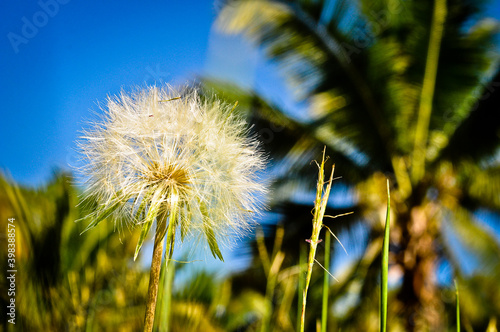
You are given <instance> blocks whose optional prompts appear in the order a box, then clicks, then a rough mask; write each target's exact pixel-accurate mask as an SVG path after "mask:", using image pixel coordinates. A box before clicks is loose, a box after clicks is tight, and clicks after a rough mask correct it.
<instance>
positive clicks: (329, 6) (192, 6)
mask: <svg viewBox="0 0 500 332" xmlns="http://www.w3.org/2000/svg"><path fill="white" fill-rule="evenodd" d="M443 3H444V4H443ZM439 6H441V7H439ZM435 8H438V9H439V8H441V11H439V10H437V11H436V10H435ZM443 8H445V9H446V11H445V14H443V12H442V9H443ZM435 12H437V14H436V13H435ZM0 13H1V14H0V18H1V19H0V22H1V23H0V29H1V30H0V35H1V36H3V37H2V38H1V41H0V73H1V77H0V100H1V101H2V102H1V103H0V105H1V116H2V118H1V121H0V133H1V136H0V138H1V139H0V151H1V157H0V168H1V169H2V172H3V175H2V180H1V183H0V184H1V192H0V204H1V205H0V207H1V213H0V217H1V218H2V219H1V221H0V226H1V227H2V230H1V231H0V234H1V235H2V238H1V239H0V240H1V242H0V243H1V245H2V247H1V248H0V251H1V252H2V254H4V253H6V242H4V240H6V236H5V233H3V231H4V230H6V227H7V226H6V220H7V218H8V217H11V216H15V217H16V219H17V221H18V223H19V230H18V233H17V239H18V240H17V245H18V247H17V248H18V252H17V258H18V262H19V264H20V267H19V270H22V271H26V272H28V271H29V274H28V273H22V274H20V275H19V276H20V277H19V279H18V284H17V285H18V287H19V295H18V304H19V306H18V316H17V317H18V320H19V324H18V325H17V326H16V327H15V329H13V328H12V326H9V325H8V324H7V323H6V320H5V316H3V317H2V318H1V320H0V322H2V329H3V330H5V331H35V330H53V331H73V330H75V331H94V330H95V331H126V330H129V331H136V330H140V327H141V326H142V325H141V324H142V318H143V313H144V303H145V296H146V289H147V280H148V270H147V266H148V263H149V255H150V253H151V250H150V248H145V249H146V250H143V255H142V257H141V260H140V262H138V263H134V262H133V261H132V260H131V258H132V257H133V250H134V247H135V243H136V239H137V236H138V234H137V232H136V231H130V232H129V233H127V234H122V235H119V234H117V233H116V232H113V225H112V223H111V222H110V223H102V225H100V226H99V229H96V230H93V231H92V232H89V233H85V234H84V235H83V236H79V232H80V231H81V230H82V229H83V228H84V225H82V223H75V222H74V221H75V220H77V219H79V218H80V217H82V216H83V214H84V213H85V212H84V211H82V210H81V209H80V207H78V192H79V190H80V189H81V188H79V187H78V186H76V185H74V181H73V179H72V172H73V171H72V166H77V164H78V156H77V153H76V144H75V141H76V140H77V138H78V135H79V130H81V128H82V127H83V126H84V125H85V120H86V119H88V118H90V117H91V116H92V112H100V107H101V106H102V105H105V102H106V98H107V96H110V95H115V94H118V93H119V92H120V91H121V90H125V91H130V90H131V89H133V88H135V87H136V86H146V85H155V84H156V85H162V84H167V83H168V84H171V85H174V86H177V85H183V86H184V85H191V86H197V87H199V88H200V89H205V91H216V92H217V93H218V94H219V96H220V97H221V98H223V99H226V100H227V101H229V102H234V101H235V100H238V102H239V105H240V106H239V110H238V111H239V112H241V113H242V114H245V115H246V116H247V117H248V121H249V122H250V123H251V124H252V125H253V126H254V127H253V128H254V131H255V133H256V134H257V135H259V137H260V139H261V140H262V142H263V147H264V149H265V150H266V152H267V153H268V154H269V156H270V162H269V172H268V174H269V175H268V176H269V177H270V178H271V179H273V180H274V181H275V182H274V185H273V194H272V197H270V198H269V205H270V211H269V212H268V213H267V214H266V215H265V216H264V217H263V218H262V220H260V222H261V223H262V230H263V233H262V237H259V234H261V233H259V232H256V233H255V232H254V233H251V234H249V235H248V238H247V239H246V240H244V241H242V242H241V246H238V247H237V248H234V249H233V250H228V249H226V250H225V252H224V254H225V257H226V262H225V263H221V262H215V260H214V259H212V258H211V257H210V256H209V255H207V254H206V253H205V252H201V253H199V254H198V253H194V254H193V253H191V254H192V255H190V256H186V255H187V252H185V251H182V250H178V257H177V258H178V259H181V258H183V259H184V258H185V259H192V260H200V261H197V262H193V263H190V264H187V265H186V264H179V265H178V266H177V265H176V266H175V275H174V265H172V268H171V269H169V270H168V271H169V273H167V274H165V275H163V277H162V278H164V281H163V285H164V286H163V288H162V291H164V292H165V293H164V294H165V295H164V296H163V297H162V298H161V299H162V305H161V306H160V308H159V309H158V310H160V312H161V314H159V316H160V317H163V320H159V322H158V329H159V330H168V329H170V330H173V331H190V330H192V331H202V330H203V331H211V330H213V331H255V330H266V329H267V330H269V331H294V330H296V326H297V322H296V312H297V310H298V309H297V307H298V304H299V302H298V296H297V287H298V285H299V284H300V278H299V276H300V275H301V271H300V262H301V257H302V256H303V255H304V250H305V244H306V243H305V241H304V239H306V238H308V237H309V234H310V228H311V224H310V219H311V216H310V211H311V209H312V206H313V199H314V186H315V181H316V178H317V169H316V168H315V166H314V165H311V164H310V162H311V160H313V159H316V160H318V159H319V158H320V156H321V150H322V148H323V146H325V145H326V146H327V154H329V155H330V157H331V159H330V161H332V160H333V162H335V163H336V166H337V171H336V174H337V175H339V176H342V179H340V180H338V181H336V182H335V184H334V189H333V193H332V198H331V199H330V206H329V214H332V215H334V214H336V213H344V212H349V211H354V212H355V213H354V214H353V215H352V216H349V217H346V218H339V219H337V220H333V221H329V222H328V225H329V226H330V227H331V228H332V229H333V230H335V232H336V233H337V235H338V236H339V238H340V240H341V241H342V243H343V244H344V246H345V247H346V250H347V252H348V253H349V255H348V256H347V255H346V254H345V253H344V252H343V250H342V248H341V247H340V245H339V244H335V245H333V246H332V248H333V249H332V250H333V258H332V267H331V270H332V272H333V274H334V275H335V276H336V277H337V278H339V280H340V282H339V283H334V282H332V283H331V288H330V291H329V293H330V296H331V305H330V307H329V308H330V310H329V317H330V318H331V319H330V321H331V323H330V325H329V331H339V330H340V329H342V331H361V330H363V331H375V330H376V329H377V326H378V323H377V322H378V318H377V315H376V313H377V310H378V307H377V306H378V304H377V303H378V302H377V301H378V297H377V296H378V295H377V291H378V289H377V283H378V282H379V280H378V274H377V273H378V265H377V264H378V262H379V261H378V260H379V256H378V255H379V252H380V250H379V249H377V248H378V246H379V244H380V243H379V242H378V241H379V240H380V239H381V237H380V236H381V220H382V219H383V213H384V211H385V196H384V190H385V182H384V181H385V178H386V177H387V178H389V179H390V180H391V183H392V184H393V185H392V189H393V190H394V202H393V205H394V206H395V212H394V218H395V219H394V220H395V228H394V232H393V234H392V238H391V253H392V254H391V255H392V256H391V267H392V268H391V270H390V276H391V279H390V281H391V288H390V289H391V296H390V303H392V305H391V304H390V312H389V321H390V326H391V327H390V328H389V330H390V331H407V330H408V331H411V330H415V331H424V330H426V328H430V330H436V331H438V330H439V331H444V330H451V329H454V326H455V318H454V316H453V310H454V307H453V303H454V302H453V301H454V291H453V279H458V280H459V284H460V285H461V287H462V288H463V289H462V291H463V294H464V295H463V296H464V300H463V301H462V306H463V310H462V314H463V319H462V327H463V328H464V329H465V330H467V331H496V329H497V328H498V323H497V320H498V319H499V316H500V306H499V303H500V289H499V288H500V287H499V283H498V280H500V279H499V276H500V262H499V261H500V260H499V258H498V257H500V256H499V255H500V250H499V248H500V244H499V235H500V217H499V211H500V175H499V169H500V166H499V165H500V164H499V158H500V157H499V156H500V153H499V149H498V148H499V142H500V136H499V135H500V134H499V133H500V131H499V122H500V116H499V115H500V114H499V113H498V112H499V107H500V104H499V90H498V88H499V87H500V77H499V75H498V65H497V64H498V59H499V58H498V54H499V47H500V44H499V38H498V35H497V33H498V31H499V25H498V20H500V2H499V1H489V2H487V1H484V2H483V1H465V0H462V1H458V0H454V1H451V0H448V1H445V2H443V1H438V0H436V1H403V0H401V1H397V0H396V1H362V0H360V1H338V0H332V1H326V0H325V1H319V0H318V1H313V0H311V1H306V0H297V1H243V0H239V1H222V0H220V1H219V0H216V1H182V2H180V1H142V2H138V1H127V2H122V3H117V2H116V3H98V2H81V1H75V0H65V1H57V0H47V1H43V0H41V1H39V2H14V1H4V2H2V3H1V4H0ZM433 15H434V16H433ZM440 15H443V17H445V18H446V19H445V21H444V22H445V23H444V29H443V32H442V35H440V33H439V24H437V25H436V23H435V22H436V20H437V21H439V17H440ZM433 18H434V19H433ZM432 38H434V39H432ZM432 41H434V42H435V43H436V44H439V45H440V48H439V49H438V50H437V54H438V56H437V58H436V57H434V58H433V54H432V47H431V46H432V45H434V44H432V43H433V42H432ZM429 45H431V46H429ZM433 59H434V60H436V59H438V60H436V61H434V62H433ZM433 63H435V64H436V66H437V74H435V76H433V75H432V69H430V68H431V67H432V64H433ZM422 91H423V92H422ZM430 93H432V95H431V94H430ZM427 96H434V97H433V98H431V99H430V102H428V101H426V97H427ZM426 107H428V108H427V109H428V110H429V111H430V114H431V115H430V120H428V121H429V124H428V127H429V128H430V129H429V130H428V132H426V131H425V130H424V131H422V130H421V127H420V125H419V123H424V125H423V127H425V116H424V117H423V118H424V120H422V117H421V116H420V115H421V114H423V113H425V111H426ZM379 111H380V113H379V114H378V115H374V114H376V113H377V112H379ZM380 128H386V129H380ZM419 135H420V137H424V138H423V139H422V138H420V139H419V138H418V137H419ZM422 140H423V142H424V143H421V142H422ZM419 144H420V145H419ZM422 144H423V145H422ZM422 146H425V147H426V150H425V152H422V151H421V147H422ZM419 149H420V150H419ZM419 153H420V154H419ZM422 163H423V165H421V164H422ZM417 166H418V167H417ZM405 174H406V175H405ZM256 238H257V239H258V241H256ZM188 246H190V245H189V244H188ZM266 248H267V249H266ZM323 249H324V245H323V248H322V249H321V250H323ZM321 250H320V251H321ZM265 252H267V254H265ZM131 253H132V254H131ZM278 253H284V255H285V259H284V261H283V263H282V265H281V264H278V265H280V266H279V267H278V270H277V271H270V270H266V264H265V263H263V262H265V261H266V259H267V260H271V262H272V261H273V260H274V259H275V258H276V257H280V255H278ZM266 255H267V256H269V257H267V256H266ZM321 255H322V254H320V257H319V259H320V260H321V258H322V256H321ZM2 257H4V256H2ZM266 257H267V258H266ZM4 263H5V262H4V260H3V261H2V264H4ZM1 266H2V271H5V270H6V268H4V266H3V265H1ZM2 273H3V272H2ZM273 273H274V274H273ZM315 274H316V280H313V285H312V291H311V295H310V296H311V300H310V303H311V304H309V305H310V307H311V309H310V313H311V314H310V315H309V317H308V331H313V330H314V329H315V326H316V319H317V318H318V317H320V315H319V314H316V312H319V311H320V307H321V306H320V300H319V299H320V296H321V287H320V286H319V285H320V284H321V280H320V276H322V270H321V269H319V268H318V269H317V270H315ZM276 280H278V281H276ZM1 285H2V288H1V294H0V299H1V300H2V301H6V300H7V296H6V291H5V287H4V286H6V283H5V281H2V284H1ZM270 285H273V287H271V288H270ZM315 285H316V287H315ZM391 299H392V301H391ZM314 303H316V304H314ZM2 307H4V302H2ZM8 326H9V327H8ZM201 326H203V328H202V327H201Z"/></svg>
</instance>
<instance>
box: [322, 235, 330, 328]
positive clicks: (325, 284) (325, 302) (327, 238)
mask: <svg viewBox="0 0 500 332" xmlns="http://www.w3.org/2000/svg"><path fill="white" fill-rule="evenodd" d="M323 264H324V265H325V266H324V268H325V271H324V276H323V278H324V279H323V301H322V308H321V309H322V310H321V332H326V323H327V321H328V294H329V289H330V287H329V286H330V278H329V277H330V273H328V270H329V269H330V232H326V236H325V262H324V263H323Z"/></svg>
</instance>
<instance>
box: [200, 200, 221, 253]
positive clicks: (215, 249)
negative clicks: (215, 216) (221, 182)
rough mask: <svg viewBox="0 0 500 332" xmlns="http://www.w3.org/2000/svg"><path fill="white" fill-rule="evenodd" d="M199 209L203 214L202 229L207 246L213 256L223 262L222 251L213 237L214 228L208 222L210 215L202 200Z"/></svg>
mask: <svg viewBox="0 0 500 332" xmlns="http://www.w3.org/2000/svg"><path fill="white" fill-rule="evenodd" d="M200 211H201V214H202V215H203V230H204V232H205V237H206V239H207V242H208V246H209V247H210V251H211V252H212V255H213V256H214V258H219V259H220V260H221V261H223V262H224V258H223V257H222V252H221V251H220V249H219V245H218V244H217V239H216V238H215V233H214V230H213V228H212V225H211V224H210V216H209V215H208V210H207V207H206V206H205V203H203V202H200Z"/></svg>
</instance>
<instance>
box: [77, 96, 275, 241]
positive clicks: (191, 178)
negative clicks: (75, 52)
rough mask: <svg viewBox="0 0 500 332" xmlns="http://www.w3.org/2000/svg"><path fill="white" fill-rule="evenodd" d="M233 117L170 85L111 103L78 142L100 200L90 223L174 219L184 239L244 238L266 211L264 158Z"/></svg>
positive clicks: (87, 178)
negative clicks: (106, 219) (261, 175)
mask: <svg viewBox="0 0 500 332" xmlns="http://www.w3.org/2000/svg"><path fill="white" fill-rule="evenodd" d="M178 96H180V98H177V99H173V98H175V97H178ZM235 113H237V112H233V105H228V104H225V103H223V102H221V101H219V100H217V99H214V98H212V99H210V100H206V101H202V100H201V98H200V97H199V96H198V95H197V93H196V92H195V91H187V90H183V91H180V92H176V91H175V90H172V89H171V88H168V87H166V88H156V87H151V88H147V89H145V90H139V91H137V92H135V93H132V94H125V93H122V94H121V95H120V96H118V97H115V98H110V99H109V100H108V104H107V107H105V108H104V109H103V115H102V116H101V118H100V120H99V121H96V122H93V123H91V124H90V128H89V129H87V130H85V131H84V132H83V134H82V136H81V138H80V140H79V142H78V146H79V149H80V152H81V156H82V159H83V160H82V166H81V167H80V168H79V171H80V173H81V175H82V179H83V182H84V185H85V188H86V189H85V192H84V195H83V196H84V197H85V198H92V199H94V200H96V201H97V202H98V206H97V209H96V210H95V211H94V212H93V213H92V215H91V216H90V217H91V218H93V219H95V220H97V219H99V220H100V219H104V217H108V216H109V218H110V219H113V220H115V221H117V220H120V221H127V222H130V223H131V224H132V225H144V223H146V222H147V221H148V220H149V219H151V217H153V218H154V219H155V220H157V222H158V221H161V220H160V219H164V220H165V221H167V219H168V222H169V223H172V222H173V223H174V226H175V228H176V229H178V230H180V232H181V235H182V237H184V236H185V235H188V234H193V233H196V232H198V234H201V235H203V236H204V237H206V238H207V240H208V241H209V242H210V241H213V240H215V241H217V242H219V241H222V242H223V243H227V242H228V241H229V242H232V241H231V238H230V237H234V236H241V235H244V234H245V233H246V231H247V230H248V229H249V227H250V226H251V224H252V223H253V220H254V218H253V217H254V216H255V215H256V214H259V211H260V210H261V209H262V208H263V205H262V203H261V201H262V198H263V196H264V194H265V193H266V192H267V189H266V185H265V184H263V183H262V181H261V180H260V179H259V177H258V174H259V172H261V171H262V170H263V168H264V166H265V160H264V157H263V154H262V152H261V151H260V149H259V144H258V141H257V140H256V139H255V138H254V137H249V135H248V133H249V132H248V126H247V124H246V122H245V121H244V119H243V118H242V117H240V116H238V115H236V114H235ZM172 211H177V212H176V213H173V214H172ZM172 215H173V216H174V217H173V218H174V220H171V219H172ZM207 227H208V230H209V231H207Z"/></svg>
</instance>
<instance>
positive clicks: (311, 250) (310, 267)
mask: <svg viewBox="0 0 500 332" xmlns="http://www.w3.org/2000/svg"><path fill="white" fill-rule="evenodd" d="M313 237H314V236H313ZM317 241H318V239H317V237H316V239H311V245H310V248H309V260H308V263H307V275H306V283H305V285H304V291H303V292H302V313H301V315H300V331H301V332H304V328H305V321H306V303H307V291H308V290H309V284H310V282H311V276H312V270H313V265H314V257H316V248H317V246H318V245H317Z"/></svg>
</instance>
